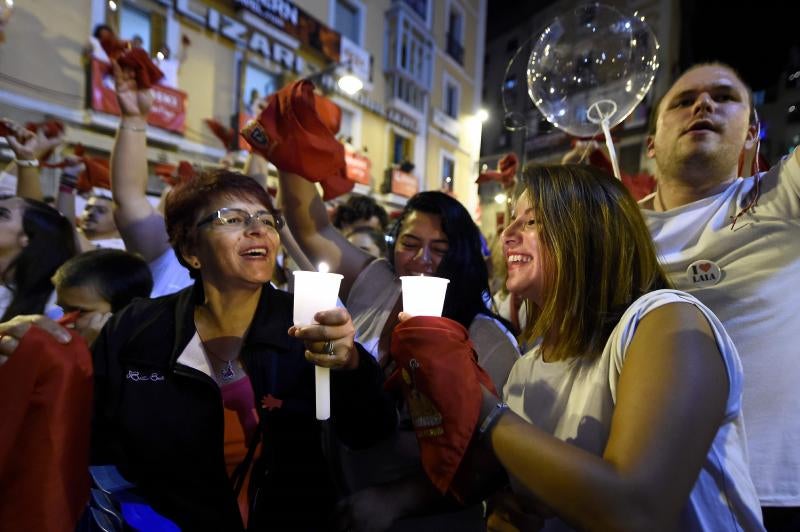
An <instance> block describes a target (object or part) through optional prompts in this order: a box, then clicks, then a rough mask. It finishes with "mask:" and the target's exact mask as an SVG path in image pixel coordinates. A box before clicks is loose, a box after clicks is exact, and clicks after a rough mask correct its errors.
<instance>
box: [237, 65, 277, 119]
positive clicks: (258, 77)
mask: <svg viewBox="0 0 800 532" xmlns="http://www.w3.org/2000/svg"><path fill="white" fill-rule="evenodd" d="M278 87H280V79H279V78H278V76H277V75H275V74H270V73H269V72H267V71H266V70H262V69H260V68H258V67H256V66H253V65H252V64H246V65H245V67H244V83H243V85H242V104H243V105H244V110H243V111H244V113H245V114H247V115H249V116H255V115H257V114H258V103H259V102H260V101H261V100H263V99H264V98H266V97H267V96H269V95H270V94H272V93H273V92H275V91H276V90H278Z"/></svg>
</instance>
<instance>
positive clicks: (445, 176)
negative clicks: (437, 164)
mask: <svg viewBox="0 0 800 532" xmlns="http://www.w3.org/2000/svg"><path fill="white" fill-rule="evenodd" d="M455 175H456V162H455V161H454V160H453V158H452V157H448V156H447V155H443V156H442V191H445V192H452V191H453V185H454V182H455Z"/></svg>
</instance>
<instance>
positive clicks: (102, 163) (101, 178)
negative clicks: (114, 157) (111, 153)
mask: <svg viewBox="0 0 800 532" xmlns="http://www.w3.org/2000/svg"><path fill="white" fill-rule="evenodd" d="M82 159H83V164H84V166H85V167H86V169H85V170H84V171H83V172H81V173H80V175H79V176H78V183H77V185H76V187H75V188H77V189H78V191H79V192H89V191H90V190H92V188H94V187H98V188H105V189H109V190H110V189H111V173H110V172H109V169H108V167H109V161H108V159H103V158H101V157H86V156H84V157H82Z"/></svg>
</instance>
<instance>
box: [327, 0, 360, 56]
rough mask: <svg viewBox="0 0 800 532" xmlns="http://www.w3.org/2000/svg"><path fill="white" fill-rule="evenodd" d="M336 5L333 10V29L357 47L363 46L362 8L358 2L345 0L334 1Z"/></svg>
mask: <svg viewBox="0 0 800 532" xmlns="http://www.w3.org/2000/svg"><path fill="white" fill-rule="evenodd" d="M335 1H336V5H335V6H334V9H333V27H334V29H335V30H336V31H338V32H339V33H341V34H342V35H344V36H345V37H347V38H348V39H350V40H351V41H353V42H354V43H356V44H357V45H359V46H363V45H364V43H363V39H362V38H361V32H362V26H363V24H364V23H363V6H361V4H360V3H358V2H353V1H347V0H335Z"/></svg>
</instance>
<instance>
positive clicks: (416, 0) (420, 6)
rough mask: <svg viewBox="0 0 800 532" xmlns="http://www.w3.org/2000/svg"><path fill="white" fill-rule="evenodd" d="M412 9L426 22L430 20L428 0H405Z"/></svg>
mask: <svg viewBox="0 0 800 532" xmlns="http://www.w3.org/2000/svg"><path fill="white" fill-rule="evenodd" d="M404 1H405V3H406V5H407V6H408V7H410V8H411V10H412V11H413V12H414V13H416V14H417V15H419V16H420V18H421V19H422V20H424V21H425V22H427V21H428V0H404Z"/></svg>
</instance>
